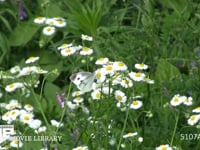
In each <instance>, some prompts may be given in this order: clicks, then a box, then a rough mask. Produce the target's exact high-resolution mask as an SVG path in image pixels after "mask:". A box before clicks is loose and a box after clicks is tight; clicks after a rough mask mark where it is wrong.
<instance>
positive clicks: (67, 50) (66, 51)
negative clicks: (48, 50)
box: [60, 47, 76, 56]
mask: <svg viewBox="0 0 200 150" xmlns="http://www.w3.org/2000/svg"><path fill="white" fill-rule="evenodd" d="M75 52H76V49H75V48H73V47H68V48H65V49H62V50H61V51H60V53H61V55H62V56H69V55H72V54H74V53H75Z"/></svg>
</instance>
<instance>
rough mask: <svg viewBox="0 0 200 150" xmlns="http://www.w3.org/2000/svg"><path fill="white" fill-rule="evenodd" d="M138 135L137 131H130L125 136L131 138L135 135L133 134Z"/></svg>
mask: <svg viewBox="0 0 200 150" xmlns="http://www.w3.org/2000/svg"><path fill="white" fill-rule="evenodd" d="M136 135H138V133H137V132H129V133H127V134H125V135H123V138H129V137H133V136H136Z"/></svg>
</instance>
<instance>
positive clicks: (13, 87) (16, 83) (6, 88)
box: [5, 82, 24, 92]
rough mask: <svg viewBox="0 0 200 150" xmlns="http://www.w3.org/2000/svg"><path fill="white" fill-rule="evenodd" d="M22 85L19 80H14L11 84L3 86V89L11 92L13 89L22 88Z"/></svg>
mask: <svg viewBox="0 0 200 150" xmlns="http://www.w3.org/2000/svg"><path fill="white" fill-rule="evenodd" d="M23 87H24V84H23V83H20V82H15V83H12V84H9V85H7V86H6V87H5V90H6V91H7V92H13V91H15V90H16V89H19V88H23Z"/></svg>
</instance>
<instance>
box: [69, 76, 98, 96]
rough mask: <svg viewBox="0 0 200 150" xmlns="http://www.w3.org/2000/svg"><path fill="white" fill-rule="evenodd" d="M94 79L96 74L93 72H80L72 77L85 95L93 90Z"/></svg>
mask: <svg viewBox="0 0 200 150" xmlns="http://www.w3.org/2000/svg"><path fill="white" fill-rule="evenodd" d="M94 79H95V73H91V72H78V73H74V74H72V75H71V76H70V80H71V81H72V82H73V83H74V84H75V85H76V86H77V88H78V89H79V90H80V91H81V92H84V93H85V92H89V91H91V90H92V84H93V83H94Z"/></svg>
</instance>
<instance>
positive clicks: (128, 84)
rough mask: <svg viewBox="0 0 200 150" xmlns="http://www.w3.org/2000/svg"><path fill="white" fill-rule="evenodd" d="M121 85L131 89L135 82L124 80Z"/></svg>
mask: <svg viewBox="0 0 200 150" xmlns="http://www.w3.org/2000/svg"><path fill="white" fill-rule="evenodd" d="M120 83H121V86H122V87H124V88H130V87H132V86H133V82H132V80H130V79H129V78H125V79H123V80H122V81H121V82H120Z"/></svg>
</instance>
